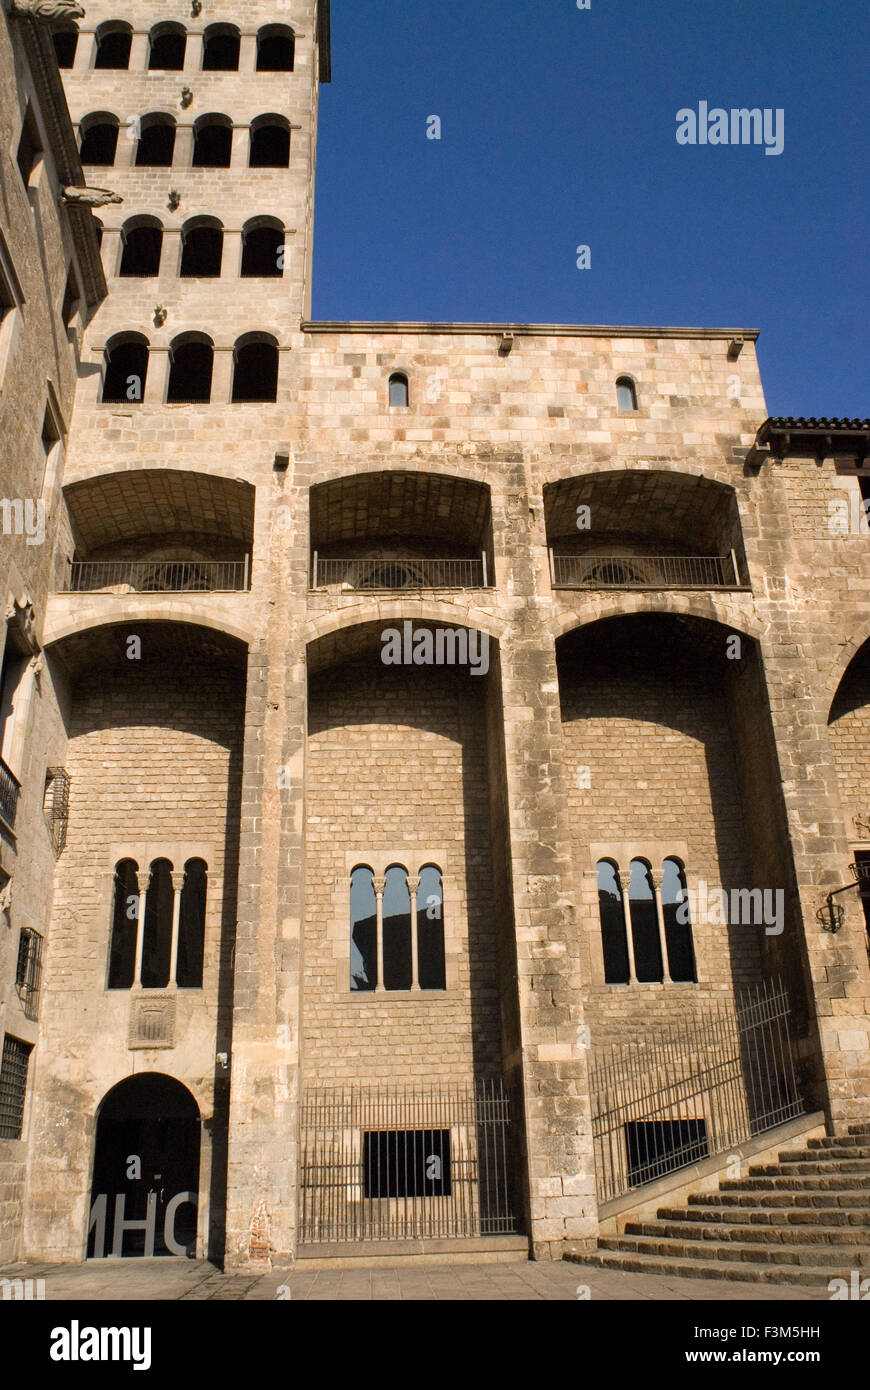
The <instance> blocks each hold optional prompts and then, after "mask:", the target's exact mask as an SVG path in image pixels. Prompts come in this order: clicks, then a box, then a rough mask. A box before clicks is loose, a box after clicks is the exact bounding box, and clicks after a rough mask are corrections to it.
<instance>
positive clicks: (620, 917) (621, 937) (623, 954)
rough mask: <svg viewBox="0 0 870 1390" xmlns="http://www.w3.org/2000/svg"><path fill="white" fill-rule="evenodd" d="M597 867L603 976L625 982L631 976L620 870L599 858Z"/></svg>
mask: <svg viewBox="0 0 870 1390" xmlns="http://www.w3.org/2000/svg"><path fill="white" fill-rule="evenodd" d="M596 868H597V871H598V914H599V917H600V919H601V947H602V950H603V953H604V979H605V981H606V982H607V984H609V985H627V984H628V983H629V980H630V979H631V974H630V970H629V962H628V936H627V933H626V928H625V908H624V907H623V902H622V885H621V884H620V881H619V871H618V870H617V867H616V865H615V864H612V863H611V862H610V860H609V859H599V861H598V864H597V866H596Z"/></svg>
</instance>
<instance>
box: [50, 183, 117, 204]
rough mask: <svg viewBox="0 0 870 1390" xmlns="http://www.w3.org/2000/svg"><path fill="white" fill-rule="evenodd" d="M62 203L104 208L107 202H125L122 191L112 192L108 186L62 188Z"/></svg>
mask: <svg viewBox="0 0 870 1390" xmlns="http://www.w3.org/2000/svg"><path fill="white" fill-rule="evenodd" d="M60 200H61V202H62V203H68V204H69V205H70V206H72V207H80V208H104V207H105V206H106V204H107V203H123V201H124V199H123V198H122V197H121V195H120V193H112V192H110V190H109V189H108V188H71V187H67V188H62V189H61V191H60Z"/></svg>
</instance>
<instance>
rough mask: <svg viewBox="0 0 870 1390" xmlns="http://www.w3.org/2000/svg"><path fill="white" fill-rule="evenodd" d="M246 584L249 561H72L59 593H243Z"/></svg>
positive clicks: (248, 582)
mask: <svg viewBox="0 0 870 1390" xmlns="http://www.w3.org/2000/svg"><path fill="white" fill-rule="evenodd" d="M249 584H250V557H249V556H247V555H246V556H245V557H244V559H243V560H200V559H196V560H162V559H151V560H73V561H71V562H70V564H69V567H68V570H67V574H66V576H65V580H64V583H63V588H62V591H61V592H63V593H65V594H82V593H100V592H102V593H105V592H112V593H137V594H143V593H151V594H160V593H162V594H180V593H191V592H195V593H213V594H229V593H240V592H245V591H246V590H247V589H248V588H249Z"/></svg>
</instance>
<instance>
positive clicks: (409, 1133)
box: [363, 1129, 453, 1198]
mask: <svg viewBox="0 0 870 1390" xmlns="http://www.w3.org/2000/svg"><path fill="white" fill-rule="evenodd" d="M452 1190H453V1188H452V1183H451V1173H450V1130H449V1129H390V1130H375V1131H372V1130H365V1131H363V1195H364V1196H365V1197H368V1198H378V1197H380V1198H383V1197H392V1198H396V1197H449V1196H451V1194H452Z"/></svg>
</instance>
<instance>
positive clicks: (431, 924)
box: [416, 864, 447, 989]
mask: <svg viewBox="0 0 870 1390" xmlns="http://www.w3.org/2000/svg"><path fill="white" fill-rule="evenodd" d="M416 908H417V980H418V983H419V985H420V988H421V989H446V988H447V975H446V966H445V958H444V889H443V886H442V883H441V871H440V870H439V869H437V868H436V867H435V866H434V865H433V864H427V865H426V866H425V867H424V868H422V869H421V870H420V884H419V887H418V888H417V903H416Z"/></svg>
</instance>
